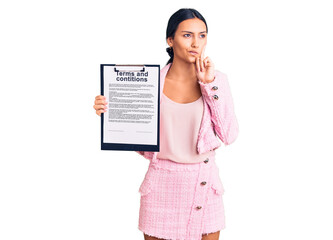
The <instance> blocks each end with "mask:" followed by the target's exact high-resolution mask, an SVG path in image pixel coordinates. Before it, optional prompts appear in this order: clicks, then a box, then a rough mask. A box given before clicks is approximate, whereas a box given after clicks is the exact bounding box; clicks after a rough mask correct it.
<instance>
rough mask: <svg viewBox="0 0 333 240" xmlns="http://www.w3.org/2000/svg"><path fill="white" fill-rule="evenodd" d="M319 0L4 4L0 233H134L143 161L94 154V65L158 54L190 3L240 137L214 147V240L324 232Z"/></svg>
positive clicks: (328, 76)
mask: <svg viewBox="0 0 333 240" xmlns="http://www.w3.org/2000/svg"><path fill="white" fill-rule="evenodd" d="M329 4H330V1H328V0H327V1H325V0H317V1H314V0H313V1H300V0H299V1H297V0H279V1H267V0H265V1H264V0H254V1H245V0H242V1H241V0H239V1H235V0H232V1H231V0H228V1H215V2H214V1H194V0H192V1H181V0H178V1H174V2H173V1H163V2H162V1H118V2H116V1H96V0H95V1H69V0H67V1H60V0H58V1H36V0H31V1H2V2H1V4H0V26H1V38H0V43H1V44H0V58H1V62H0V64H1V65H0V79H1V81H0V84H1V86H0V98H1V101H0V104H1V113H2V114H1V125H0V136H1V145H0V146H1V151H0V154H1V156H0V159H1V162H0V194H1V196H0V239H3V240H7V239H8V240H9V239H19V240H21V239H34V240H37V239H43V240H44V239H57V240H58V239H70V240H73V239H80V240H84V239H99V240H103V239H143V234H142V232H140V231H139V230H138V229H137V223H138V217H139V201H140V194H139V193H138V189H139V186H140V184H141V182H142V180H143V178H144V175H145V173H146V170H147V167H148V164H149V161H148V160H147V159H145V158H143V157H141V156H139V155H138V154H137V153H134V152H122V151H101V150H100V118H99V117H98V116H97V115H96V114H95V112H94V109H93V101H94V98H95V96H96V95H98V94H99V91H100V72H99V71H100V64H101V63H146V64H161V66H164V65H165V63H166V62H167V60H168V55H167V53H166V51H165V48H166V47H167V44H166V42H165V31H166V27H167V21H168V19H169V17H170V16H171V15H172V14H173V13H174V12H175V11H177V10H178V9H179V8H182V7H192V8H195V9H197V10H199V12H201V13H202V14H203V16H204V17H205V18H206V20H207V23H208V29H209V30H208V32H209V33H208V46H207V50H206V53H207V55H208V56H210V57H211V58H212V60H213V61H214V63H215V66H216V69H218V70H220V71H221V72H224V73H226V74H227V75H228V78H229V83H230V87H231V91H232V94H233V98H234V104H235V111H236V115H237V118H238V120H239V125H240V134H239V137H238V139H237V140H236V142H235V143H233V144H232V145H230V146H227V147H224V146H222V147H221V148H219V149H218V150H217V162H218V166H219V168H220V174H221V179H222V182H223V184H224V187H225V194H224V201H225V209H226V210H225V211H226V229H225V230H223V231H222V232H221V235H220V239H228V240H236V239H237V240H241V239H256V240H261V239H262V240H267V239H270V240H275V239H321V240H325V239H333V233H332V231H331V230H332V229H331V227H332V215H333V207H332V202H333V195H332V182H333V177H332V170H333V169H332V160H333V156H332V134H333V128H332V122H333V116H332V102H333V98H332V94H331V92H332V81H333V73H332V66H333V47H332V42H333V36H332V22H333V16H332V11H331V10H332V8H331V7H330V5H329Z"/></svg>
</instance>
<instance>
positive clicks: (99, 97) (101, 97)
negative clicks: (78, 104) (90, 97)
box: [95, 95, 106, 100]
mask: <svg viewBox="0 0 333 240" xmlns="http://www.w3.org/2000/svg"><path fill="white" fill-rule="evenodd" d="M95 99H96V100H98V99H106V97H104V96H103V95H98V96H96V97H95Z"/></svg>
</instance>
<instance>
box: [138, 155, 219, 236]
mask: <svg viewBox="0 0 333 240" xmlns="http://www.w3.org/2000/svg"><path fill="white" fill-rule="evenodd" d="M139 192H140V195H141V199H140V212H139V225H138V228H139V230H140V231H142V232H143V233H145V234H147V235H150V236H153V237H157V238H162V239H168V240H170V239H171V240H201V238H202V235H204V234H209V233H213V232H217V231H220V230H222V229H224V228H225V216H224V205H223V199H222V195H223V193H224V188H223V185H222V182H221V179H220V177H219V169H218V167H217V165H216V163H215V151H212V154H211V155H210V156H209V157H208V158H206V159H205V160H204V161H202V162H200V163H177V162H173V161H171V160H167V159H157V161H156V162H155V163H153V162H152V161H151V162H150V164H149V167H148V171H147V173H146V175H145V177H144V179H143V182H142V183H141V185H140V189H139Z"/></svg>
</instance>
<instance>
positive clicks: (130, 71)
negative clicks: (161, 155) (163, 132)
mask: <svg viewBox="0 0 333 240" xmlns="http://www.w3.org/2000/svg"><path fill="white" fill-rule="evenodd" d="M101 95H103V96H105V98H106V101H107V103H108V107H107V111H106V112H105V113H102V114H101V150H123V151H154V152H156V151H157V152H158V151H159V150H160V141H159V139H160V135H159V132H160V131H159V130H160V104H159V103H160V65H146V64H142V65H133V64H132V65H131V64H128V65H119V64H101Z"/></svg>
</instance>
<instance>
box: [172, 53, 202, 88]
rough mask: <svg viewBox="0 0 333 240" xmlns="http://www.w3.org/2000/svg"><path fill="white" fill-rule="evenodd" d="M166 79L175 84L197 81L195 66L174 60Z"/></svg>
mask: <svg viewBox="0 0 333 240" xmlns="http://www.w3.org/2000/svg"><path fill="white" fill-rule="evenodd" d="M167 77H168V78H169V79H170V80H175V81H177V82H193V81H197V76H196V73H195V65H194V64H193V63H188V62H185V61H181V60H179V59H177V58H174V59H173V62H172V64H171V67H170V69H169V71H168V73H167Z"/></svg>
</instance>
